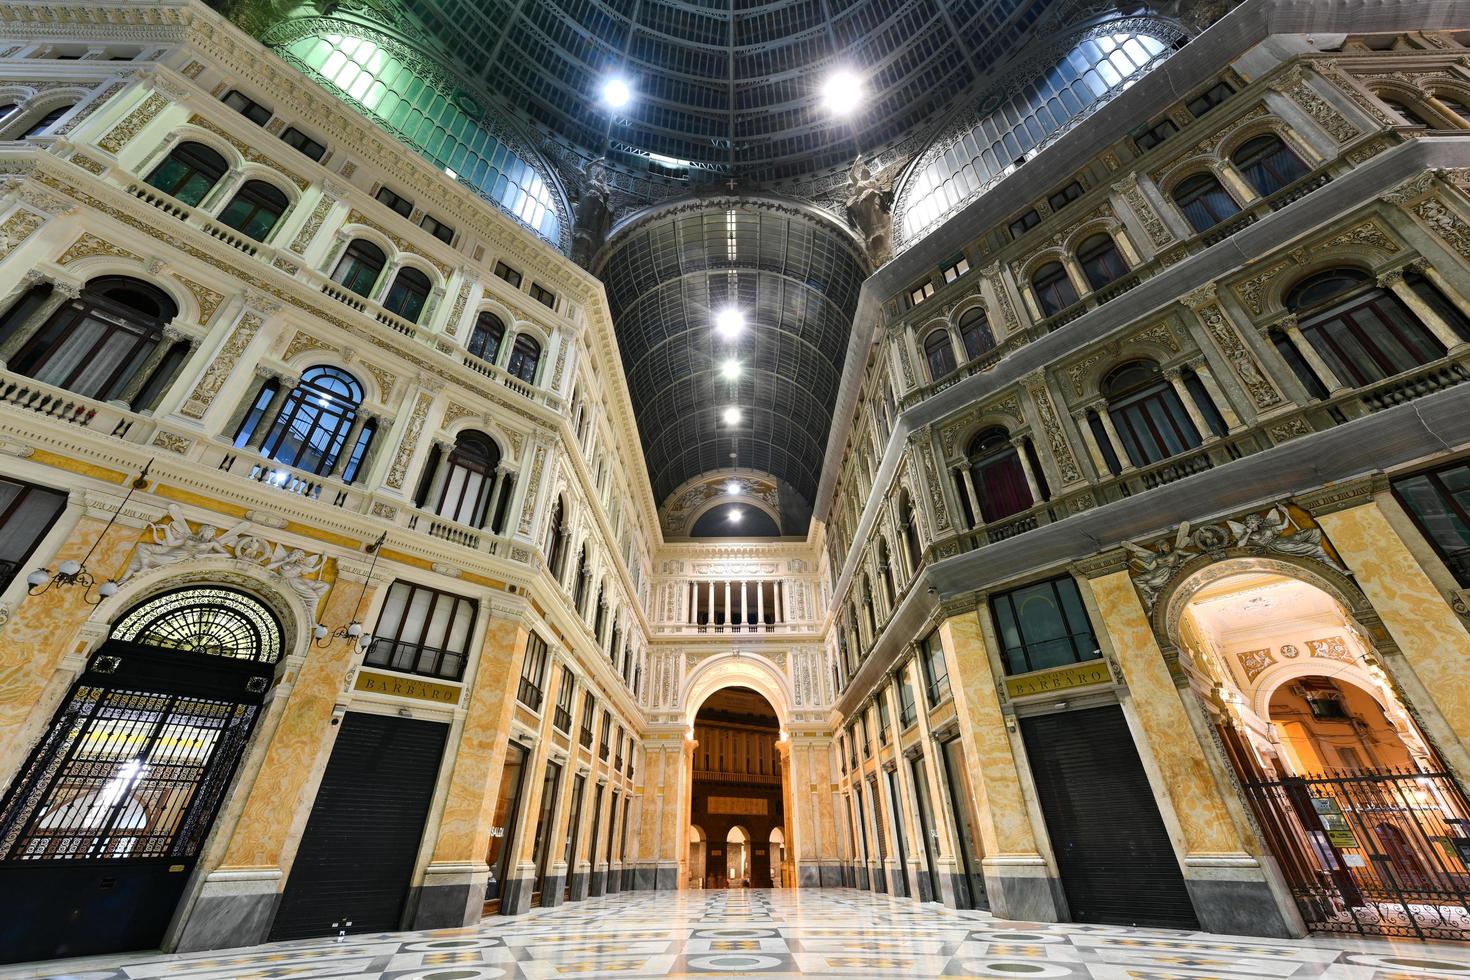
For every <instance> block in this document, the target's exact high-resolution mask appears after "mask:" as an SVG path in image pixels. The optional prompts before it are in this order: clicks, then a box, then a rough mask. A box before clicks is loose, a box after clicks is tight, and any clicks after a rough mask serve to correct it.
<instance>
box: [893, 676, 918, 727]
mask: <svg viewBox="0 0 1470 980" xmlns="http://www.w3.org/2000/svg"><path fill="white" fill-rule="evenodd" d="M897 683H898V727H899V728H900V729H902V730H904V731H907V730H908V729H909V727H910V726H911V725H913V723H914V722H916V721H918V720H919V712H918V711H917V709H916V706H915V704H914V686H913V685H912V684H910V683H909V672H908V670H907V669H905V670H900V671H899V672H898V678H897Z"/></svg>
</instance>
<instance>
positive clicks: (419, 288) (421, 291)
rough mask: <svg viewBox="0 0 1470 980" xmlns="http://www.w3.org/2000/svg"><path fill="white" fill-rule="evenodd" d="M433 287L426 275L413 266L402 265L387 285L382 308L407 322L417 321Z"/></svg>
mask: <svg viewBox="0 0 1470 980" xmlns="http://www.w3.org/2000/svg"><path fill="white" fill-rule="evenodd" d="M433 289H434V285H433V283H431V282H429V277H428V276H427V275H425V274H424V273H422V272H420V271H419V270H418V269H415V268H414V267H413V266H404V267H403V268H402V269H399V270H398V275H396V276H394V277H393V285H391V286H389V287H388V293H387V295H386V296H384V297H383V309H385V310H387V311H388V312H389V313H392V314H394V315H396V316H401V317H403V319H405V320H407V321H408V322H409V323H418V322H419V317H420V316H421V315H422V314H423V312H424V306H425V305H426V304H427V303H428V302H429V293H431V292H432V291H433Z"/></svg>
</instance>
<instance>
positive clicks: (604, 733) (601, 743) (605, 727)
mask: <svg viewBox="0 0 1470 980" xmlns="http://www.w3.org/2000/svg"><path fill="white" fill-rule="evenodd" d="M611 732H612V712H611V711H609V710H608V709H606V708H603V709H602V728H601V731H600V732H599V733H598V736H599V737H598V741H597V757H598V758H599V759H601V760H603V761H604V762H606V761H607V755H608V748H609V746H608V744H607V741H608V737H609V733H611Z"/></svg>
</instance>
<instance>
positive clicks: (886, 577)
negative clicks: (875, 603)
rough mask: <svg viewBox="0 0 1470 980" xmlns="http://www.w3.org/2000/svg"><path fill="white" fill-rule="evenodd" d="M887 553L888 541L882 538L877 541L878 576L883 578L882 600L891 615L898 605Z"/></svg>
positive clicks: (891, 562) (890, 557) (890, 563)
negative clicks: (885, 601) (884, 601)
mask: <svg viewBox="0 0 1470 980" xmlns="http://www.w3.org/2000/svg"><path fill="white" fill-rule="evenodd" d="M892 557H893V556H892V555H890V554H889V551H888V541H887V540H886V539H884V538H879V539H878V574H879V575H881V576H883V598H884V599H885V600H887V602H888V612H889V614H890V615H891V614H892V613H893V609H894V607H895V606H896V605H897V604H898V591H897V590H896V589H894V587H893V560H892Z"/></svg>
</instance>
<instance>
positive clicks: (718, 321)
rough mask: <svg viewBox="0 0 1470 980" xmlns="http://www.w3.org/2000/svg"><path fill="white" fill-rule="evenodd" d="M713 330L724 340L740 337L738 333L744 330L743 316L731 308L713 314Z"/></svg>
mask: <svg viewBox="0 0 1470 980" xmlns="http://www.w3.org/2000/svg"><path fill="white" fill-rule="evenodd" d="M715 329H716V330H718V331H719V332H720V336H721V337H724V338H725V339H726V340H730V339H733V338H735V337H738V336H740V331H742V330H744V329H745V314H744V313H741V312H740V311H739V310H737V309H735V307H733V306H727V307H726V308H725V309H723V310H721V311H720V312H719V313H716V314H715Z"/></svg>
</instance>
